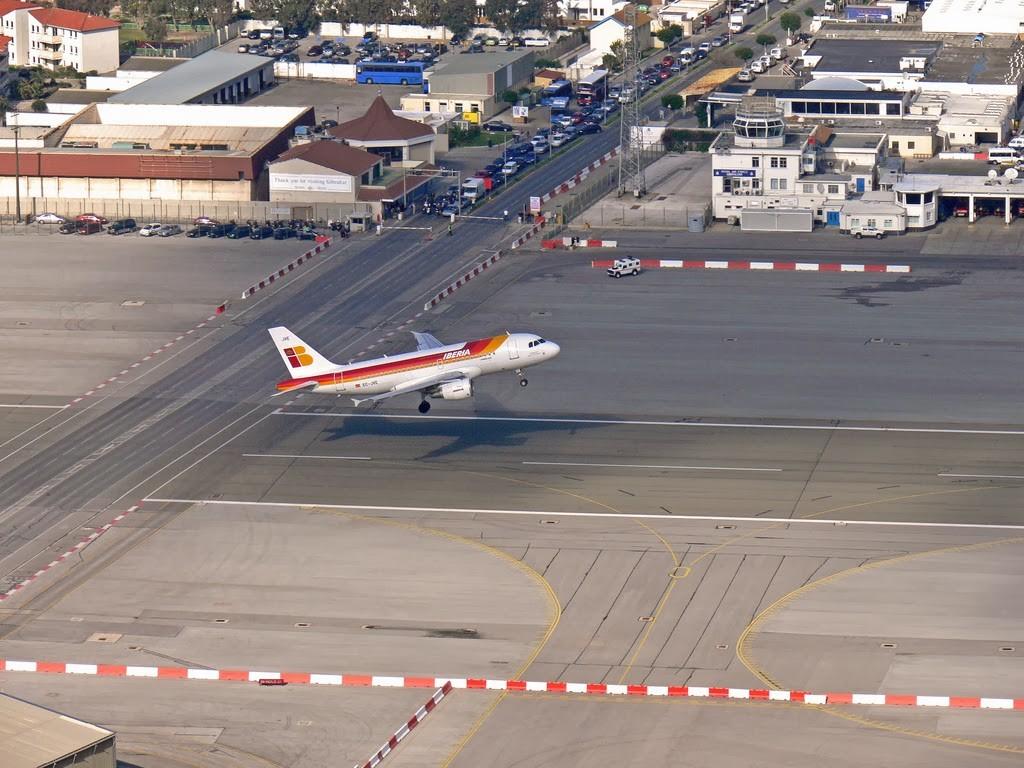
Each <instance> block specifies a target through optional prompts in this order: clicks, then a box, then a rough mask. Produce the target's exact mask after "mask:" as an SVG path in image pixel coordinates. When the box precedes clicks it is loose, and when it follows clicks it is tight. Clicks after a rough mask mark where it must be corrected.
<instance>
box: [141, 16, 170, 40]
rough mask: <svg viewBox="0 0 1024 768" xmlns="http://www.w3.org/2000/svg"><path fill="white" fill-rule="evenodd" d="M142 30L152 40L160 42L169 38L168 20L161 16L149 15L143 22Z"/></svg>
mask: <svg viewBox="0 0 1024 768" xmlns="http://www.w3.org/2000/svg"><path fill="white" fill-rule="evenodd" d="M142 31H143V32H144V33H145V35H146V39H147V40H149V41H150V42H160V41H161V40H166V39H167V22H166V21H164V20H163V19H162V18H161V17H160V16H147V17H146V20H145V21H144V22H142Z"/></svg>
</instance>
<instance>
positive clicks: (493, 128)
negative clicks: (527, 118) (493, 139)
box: [483, 120, 515, 133]
mask: <svg viewBox="0 0 1024 768" xmlns="http://www.w3.org/2000/svg"><path fill="white" fill-rule="evenodd" d="M483 129H484V130H485V131H489V132H490V133H512V131H514V130H515V128H513V127H512V126H511V125H509V124H508V123H503V122H501V121H500V120H491V121H490V122H486V123H484V124H483Z"/></svg>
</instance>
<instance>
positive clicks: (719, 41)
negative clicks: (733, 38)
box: [711, 35, 729, 48]
mask: <svg viewBox="0 0 1024 768" xmlns="http://www.w3.org/2000/svg"><path fill="white" fill-rule="evenodd" d="M727 42H729V41H728V40H726V38H724V37H722V36H721V35H718V37H713V38H711V47H712V48H721V47H722V46H723V45H725V44H726V43H727Z"/></svg>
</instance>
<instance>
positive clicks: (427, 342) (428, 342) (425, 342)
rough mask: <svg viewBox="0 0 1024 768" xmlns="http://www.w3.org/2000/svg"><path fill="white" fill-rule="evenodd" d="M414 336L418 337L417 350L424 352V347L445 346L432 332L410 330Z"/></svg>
mask: <svg viewBox="0 0 1024 768" xmlns="http://www.w3.org/2000/svg"><path fill="white" fill-rule="evenodd" d="M410 333H412V335H413V336H415V337H416V351H417V352H422V351H423V350H424V349H437V348H438V347H443V346H444V344H442V343H441V342H440V341H438V340H437V337H436V336H434V335H433V334H430V333H420V332H419V331H410Z"/></svg>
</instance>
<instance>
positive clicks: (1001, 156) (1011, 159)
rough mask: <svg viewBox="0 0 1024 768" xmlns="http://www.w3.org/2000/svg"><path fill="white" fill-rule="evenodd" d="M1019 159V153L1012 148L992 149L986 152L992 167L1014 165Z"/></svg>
mask: <svg viewBox="0 0 1024 768" xmlns="http://www.w3.org/2000/svg"><path fill="white" fill-rule="evenodd" d="M1019 159H1020V153H1019V152H1018V150H1016V149H1014V148H1013V147H992V149H990V150H989V151H988V161H989V162H990V163H992V164H993V165H996V164H999V165H1003V164H1005V165H1014V164H1016V162H1017V161H1018V160H1019Z"/></svg>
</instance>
